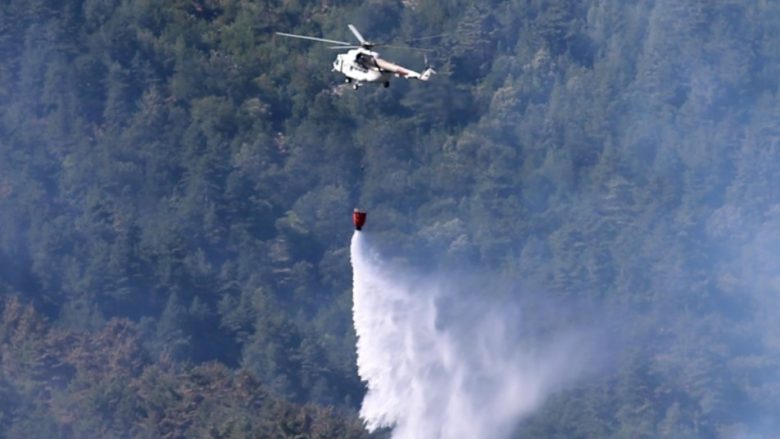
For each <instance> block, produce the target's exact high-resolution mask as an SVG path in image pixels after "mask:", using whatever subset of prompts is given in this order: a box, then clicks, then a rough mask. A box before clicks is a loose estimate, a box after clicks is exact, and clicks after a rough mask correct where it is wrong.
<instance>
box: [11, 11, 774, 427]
mask: <svg viewBox="0 0 780 439" xmlns="http://www.w3.org/2000/svg"><path fill="white" fill-rule="evenodd" d="M349 22H354V23H356V24H357V25H358V27H360V29H361V30H363V32H364V33H365V34H366V36H368V37H370V38H372V39H376V40H377V41H383V42H390V43H401V42H403V41H408V40H412V39H415V38H421V37H426V38H425V39H421V40H418V43H420V44H421V45H425V46H429V47H432V48H434V49H435V50H434V51H433V52H431V53H430V54H429V56H430V60H431V62H432V63H433V66H434V67H435V68H436V69H437V71H438V72H439V75H437V76H436V77H434V78H433V80H432V81H430V82H428V83H424V84H423V83H416V82H405V81H401V80H396V81H394V82H393V84H392V87H390V88H389V89H387V90H385V89H379V88H376V89H374V88H371V87H368V86H366V87H363V88H362V89H361V90H360V91H359V92H355V93H353V92H351V91H348V90H344V89H340V88H338V87H337V86H336V84H337V82H338V81H340V80H341V78H340V77H339V76H338V75H337V74H335V73H332V72H330V71H329V63H330V61H331V58H332V56H333V53H331V52H329V51H327V50H322V47H319V46H314V45H313V44H310V43H307V42H302V41H281V40H280V39H279V38H274V37H273V32H274V31H285V32H296V33H307V34H314V35H322V36H326V37H331V38H336V39H347V38H351V35H350V34H349V33H348V31H347V29H346V28H345V24H346V23H349ZM778 23H780V7H778V6H777V5H776V4H775V3H773V2H753V3H750V2H748V3H740V2H734V1H731V0H715V1H709V2H700V1H698V2H697V1H689V2H677V1H671V0H658V1H645V0H637V1H630V2H623V1H617V0H600V1H597V0H592V1H584V2H576V1H571V0H554V1H550V0H547V1H540V0H506V1H501V0H497V1H490V2H483V3H478V2H473V1H466V0H451V1H430V0H410V1H385V0H382V1H370V2H356V1H351V0H350V1H346V0H345V1H330V2H316V3H312V2H302V1H285V2H252V1H248V0H227V1H220V2H217V1H212V0H195V1H172V2H165V1H156V0H153V1H142V0H132V1H97V0H86V1H62V2H51V1H43V0H39V1H19V0H12V1H7V2H3V3H2V4H0V53H2V54H3V62H2V63H0V294H1V295H2V296H3V297H5V298H9V297H22V298H23V300H21V301H20V300H15V299H10V300H9V301H7V302H6V303H5V305H4V308H3V321H2V322H0V344H1V348H2V357H0V360H1V361H2V365H3V369H2V376H0V401H8V400H11V399H13V400H18V401H19V402H18V404H14V405H9V404H7V403H4V402H3V403H0V430H1V431H2V432H4V433H0V436H1V435H2V434H5V436H7V437H121V436H122V435H130V436H133V437H210V436H213V437H258V436H259V437H294V435H296V434H301V435H303V434H306V435H309V436H306V437H361V436H362V435H363V433H362V432H361V431H360V430H361V429H360V426H359V425H357V424H356V423H355V422H354V417H353V416H352V415H349V416H348V417H347V418H344V417H342V415H341V412H340V410H342V409H344V410H354V408H355V407H356V405H357V404H358V402H359V400H360V398H361V396H362V393H363V386H362V384H361V383H360V381H359V379H358V377H357V376H356V373H355V358H354V356H355V352H354V341H355V335H354V333H353V330H352V326H351V317H350V312H351V302H350V287H351V278H350V271H349V265H348V241H349V235H350V233H351V228H350V224H349V212H350V211H351V209H352V208H353V207H356V206H359V207H363V208H366V209H368V210H369V212H370V215H369V224H368V227H367V232H369V233H371V234H372V235H373V238H374V240H375V242H376V243H377V245H378V246H380V247H381V248H382V250H383V251H385V252H386V253H387V254H390V255H396V256H397V255H400V256H402V257H405V258H408V259H411V260H413V262H419V263H420V266H434V265H441V266H446V267H453V266H454V267H456V268H460V267H461V266H469V267H476V268H474V269H475V270H479V269H481V268H484V267H490V269H491V270H494V271H498V272H500V273H501V274H502V275H505V276H508V277H512V278H515V277H516V278H518V279H522V280H523V283H524V284H527V285H533V286H534V287H535V288H538V289H540V290H543V291H546V292H549V294H551V295H556V296H559V297H563V298H569V297H570V298H573V299H576V300H580V301H586V302H589V303H591V304H592V305H594V306H598V307H605V308H607V309H610V310H613V311H614V313H615V314H616V315H622V316H627V317H626V318H627V319H628V320H630V324H625V325H626V326H628V327H629V328H630V329H629V330H627V332H629V333H630V335H631V337H632V338H631V339H632V343H628V342H624V344H630V345H632V346H631V347H630V348H624V350H626V351H628V352H629V353H626V354H624V356H623V357H621V358H622V360H620V361H617V360H616V362H617V363H618V364H614V365H612V369H614V372H615V373H614V374H612V375H611V377H610V378H608V379H604V380H602V381H599V382H597V383H594V384H591V385H586V386H582V387H578V388H576V389H573V390H571V391H570V392H566V393H563V394H561V395H558V396H557V397H556V398H554V399H553V400H552V401H550V403H549V404H548V405H547V406H546V407H545V408H544V409H543V410H542V411H541V412H540V413H539V414H537V416H535V417H534V418H533V419H530V420H529V421H528V422H527V423H526V424H524V425H523V427H522V428H521V431H520V433H518V434H521V435H523V436H522V437H567V438H568V437H583V438H585V437H589V438H591V437H599V438H602V437H607V438H623V437H625V438H629V437H630V438H638V437H650V438H654V437H663V438H705V437H706V438H711V437H716V438H721V437H722V438H726V437H732V436H735V435H738V434H750V433H755V431H754V425H753V423H755V424H756V425H758V424H761V423H762V422H763V423H764V424H767V425H769V426H768V427H767V428H773V427H774V428H776V427H777V422H776V421H772V420H771V419H773V417H774V415H775V414H776V411H777V405H776V401H777V400H778V398H780V390H779V389H780V387H779V385H778V380H777V378H776V377H777V372H778V370H780V369H779V368H780V364H778V355H777V352H778V349H780V341H778V340H780V327H778V325H777V323H776V318H775V317H776V316H775V314H776V312H774V313H773V311H776V310H777V309H778V308H777V307H778V305H780V304H778V301H777V299H776V297H775V296H776V294H775V293H776V285H777V283H776V274H775V273H776V272H777V270H778V269H780V267H778V265H777V263H776V262H775V261H777V257H776V249H777V246H778V243H779V242H780V236H778V233H777V230H780V219H779V217H778V208H777V206H778V205H780V200H778V191H777V187H780V177H778V176H780V169H778V163H780V160H778V159H779V158H780V157H779V156H778V150H777V139H778V138H779V137H780V131H779V130H778V128H777V120H780V110H779V109H780V105H778V104H779V102H778V99H779V98H778V90H777V78H778V77H780V72H779V71H778V66H780V54H779V53H778V51H777V47H780V45H779V44H778V41H777V37H776V36H777V35H778V34H780V29H778ZM427 37H430V38H427ZM383 54H386V55H387V57H388V58H389V59H393V60H398V61H399V62H402V63H403V64H404V65H409V66H410V67H414V68H418V67H419V66H421V65H422V59H421V58H422V57H420V56H418V55H417V54H404V53H395V52H392V51H391V50H390V49H388V50H387V52H383ZM23 303H25V304H26V303H30V304H33V305H34V307H35V308H36V309H38V310H39V312H41V313H42V314H43V315H45V318H44V317H42V316H41V315H39V314H37V313H36V312H35V311H33V308H31V307H29V306H27V305H23ZM117 319H119V320H117ZM614 327H615V328H618V327H619V328H625V326H620V325H619V324H618V323H615V324H614ZM620 331H622V329H621V330H617V329H616V330H615V332H620ZM92 350H94V352H97V353H98V354H96V356H95V357H94V358H90V356H89V355H87V354H86V352H91V351H92ZM110 352H114V354H115V355H116V356H114V357H112V356H111V354H110ZM125 363H126V364H125ZM255 380H260V382H259V383H258V382H257V381H255ZM247 392H249V393H247ZM252 392H257V395H255V396H253V395H251V393H252ZM281 398H287V399H288V400H293V401H296V402H300V403H304V402H306V403H324V404H332V405H334V406H337V407H339V408H338V409H334V410H330V409H323V408H321V407H317V406H305V407H301V406H293V405H290V404H289V403H287V402H283V401H282V399H281ZM80 413H85V414H88V416H80V415H79V414H80ZM344 419H347V420H346V421H345V420H344ZM765 419H770V420H769V421H765ZM772 422H774V423H772ZM756 434H758V433H756ZM350 435H351V436H350Z"/></svg>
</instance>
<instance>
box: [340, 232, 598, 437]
mask: <svg viewBox="0 0 780 439" xmlns="http://www.w3.org/2000/svg"><path fill="white" fill-rule="evenodd" d="M351 251H352V267H353V276H354V291H353V294H354V323H355V330H356V332H357V336H358V341H357V353H358V372H359V374H360V377H361V378H362V379H363V380H364V381H365V382H366V383H367V385H368V392H367V394H366V396H365V399H364V400H363V405H362V407H361V411H360V415H361V417H362V418H363V419H364V421H365V422H366V427H367V428H368V429H369V430H370V431H374V430H376V429H378V428H383V427H392V428H393V435H392V437H393V438H395V439H414V438H426V439H437V438H438V439H458V438H485V437H490V438H499V439H500V438H503V437H507V436H508V435H509V434H511V433H512V431H513V429H514V428H515V427H516V425H517V423H518V421H519V420H520V419H522V418H523V417H525V416H527V415H529V414H530V413H532V412H533V411H534V410H535V409H537V408H538V407H539V406H540V405H541V404H542V403H543V402H544V400H545V398H546V397H548V396H549V395H550V394H551V393H553V392H555V391H556V390H559V389H561V388H562V387H563V386H565V385H566V384H568V383H571V382H572V381H573V380H574V379H575V378H577V377H578V376H581V374H582V373H583V372H585V366H584V364H586V363H587V362H586V361H584V359H585V354H586V351H587V348H586V346H588V343H586V342H585V341H586V340H585V337H584V336H582V335H576V334H575V333H574V332H564V331H561V330H554V329H551V328H552V327H553V326H550V325H548V327H541V326H539V325H537V324H536V323H533V324H529V322H530V321H534V322H539V319H534V318H530V316H527V315H525V316H524V314H523V312H522V309H521V308H520V307H517V306H509V305H508V304H507V303H501V304H500V306H499V304H493V305H488V304H485V302H486V301H487V300H486V298H487V297H495V295H492V296H491V295H489V294H487V291H482V292H480V291H477V292H475V293H478V294H479V295H480V296H481V297H483V300H482V301H481V302H477V301H475V300H472V298H471V297H470V296H469V295H468V294H465V293H464V292H463V291H460V290H459V287H458V285H456V283H455V282H449V283H448V282H447V281H446V280H444V279H436V278H435V276H433V277H428V278H424V277H417V278H415V276H413V275H410V274H408V273H405V272H404V271H409V270H400V269H397V268H393V267H389V266H388V264H385V263H383V262H382V260H381V259H380V258H379V256H378V255H377V254H376V253H375V252H372V251H371V250H370V248H369V246H368V245H367V244H366V242H365V237H364V235H363V234H362V233H357V232H356V233H355V235H354V236H353V238H352V248H351ZM527 317H528V318H527Z"/></svg>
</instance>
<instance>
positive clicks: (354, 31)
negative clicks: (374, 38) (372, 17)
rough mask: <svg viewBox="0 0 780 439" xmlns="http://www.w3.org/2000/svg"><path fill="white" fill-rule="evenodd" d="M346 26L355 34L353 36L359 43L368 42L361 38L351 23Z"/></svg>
mask: <svg viewBox="0 0 780 439" xmlns="http://www.w3.org/2000/svg"><path fill="white" fill-rule="evenodd" d="M347 26H348V27H349V30H351V31H352V33H353V34H354V35H355V38H357V40H358V41H360V44H369V43H368V41H366V39H365V38H363V35H360V32H358V30H357V28H356V27H355V26H352V25H351V24H348V25H347Z"/></svg>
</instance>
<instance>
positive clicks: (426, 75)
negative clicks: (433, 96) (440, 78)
mask: <svg viewBox="0 0 780 439" xmlns="http://www.w3.org/2000/svg"><path fill="white" fill-rule="evenodd" d="M435 74H436V70H433V69H432V68H430V67H429V68H427V69H425V71H424V72H422V75H420V80H422V81H427V80H428V79H430V78H431V76H432V75H435Z"/></svg>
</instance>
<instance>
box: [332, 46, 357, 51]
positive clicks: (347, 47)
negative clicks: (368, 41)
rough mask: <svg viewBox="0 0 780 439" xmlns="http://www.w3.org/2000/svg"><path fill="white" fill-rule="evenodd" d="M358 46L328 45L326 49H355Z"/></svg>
mask: <svg viewBox="0 0 780 439" xmlns="http://www.w3.org/2000/svg"><path fill="white" fill-rule="evenodd" d="M358 47H360V46H354V45H353V46H329V47H328V49H335V50H343V49H357V48H358Z"/></svg>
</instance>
